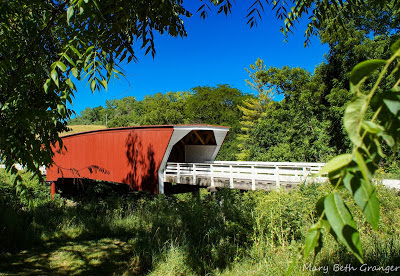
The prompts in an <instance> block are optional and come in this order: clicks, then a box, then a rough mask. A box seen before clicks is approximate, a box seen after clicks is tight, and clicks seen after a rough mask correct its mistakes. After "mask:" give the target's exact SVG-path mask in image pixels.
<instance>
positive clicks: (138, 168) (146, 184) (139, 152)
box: [47, 126, 173, 193]
mask: <svg viewBox="0 0 400 276" xmlns="http://www.w3.org/2000/svg"><path fill="white" fill-rule="evenodd" d="M172 133H173V126H151V127H132V128H120V129H109V130H107V129H106V130H99V131H93V132H87V133H80V134H75V135H70V136H66V137H64V138H63V142H64V145H65V147H66V148H67V150H66V151H65V150H64V151H62V152H61V153H56V154H55V156H54V158H53V160H54V165H53V166H51V167H50V168H48V169H47V180H48V181H57V180H58V179H59V178H89V179H96V180H103V181H110V182H117V183H124V184H129V185H130V186H131V188H132V189H133V190H139V191H140V190H146V191H149V192H151V193H158V170H159V167H160V164H161V161H162V160H163V157H164V154H165V151H166V149H167V146H168V143H169V141H170V139H171V135H172Z"/></svg>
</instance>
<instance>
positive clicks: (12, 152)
mask: <svg viewBox="0 0 400 276" xmlns="http://www.w3.org/2000/svg"><path fill="white" fill-rule="evenodd" d="M187 16H190V13H189V12H188V11H186V10H185V9H184V8H183V7H182V1H178V0H176V1H173V0H171V1H164V0H160V1H151V2H147V1H122V0H120V1H114V0H113V1H101V5H100V3H98V2H97V1H95V0H85V1H83V0H71V1H67V0H65V1H52V0H46V1H36V0H33V1H23V0H15V1H2V2H1V4H0V33H1V37H0V90H1V94H0V121H1V132H0V155H1V162H2V163H5V164H6V166H7V168H8V169H10V170H12V172H14V173H16V170H15V168H13V164H15V163H20V164H22V165H24V166H25V167H26V168H27V169H28V170H30V171H32V172H34V173H36V174H38V175H39V176H40V171H39V169H38V168H39V166H40V165H42V164H49V163H51V161H52V160H51V158H52V155H53V153H52V150H51V146H52V145H55V144H56V143H57V142H61V140H60V139H59V137H58V133H60V132H61V131H63V130H65V126H66V121H67V120H68V119H69V118H70V116H71V114H72V113H71V111H70V110H68V109H67V107H66V106H67V102H72V96H73V94H74V92H75V91H76V87H75V85H74V83H73V81H74V80H75V79H77V80H82V79H85V80H86V81H87V82H88V83H89V84H90V88H91V89H92V91H94V90H99V89H100V88H107V83H108V81H109V80H110V79H111V78H113V76H115V75H116V74H117V75H118V74H120V72H119V71H118V70H117V68H118V64H120V63H121V62H125V61H127V62H130V61H131V60H135V59H136V57H135V51H134V47H133V43H134V42H135V41H139V46H142V48H144V49H145V51H146V54H147V53H151V54H152V55H153V56H154V54H155V45H154V41H153V38H154V33H157V32H158V33H161V34H166V35H170V36H185V35H186V32H185V29H184V26H183V21H182V17H187ZM20 180H21V179H20V178H16V182H15V184H17V183H20Z"/></svg>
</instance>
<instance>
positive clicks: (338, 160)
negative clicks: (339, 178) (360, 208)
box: [317, 153, 353, 176]
mask: <svg viewBox="0 0 400 276" xmlns="http://www.w3.org/2000/svg"><path fill="white" fill-rule="evenodd" d="M352 159H353V155H352V154H350V153H346V154H341V155H338V156H335V157H334V158H332V159H331V160H329V162H328V163H327V164H326V165H325V166H324V167H323V168H322V169H321V170H320V171H319V172H318V174H317V176H319V175H323V174H326V173H330V172H333V171H336V170H338V169H340V168H343V167H344V166H346V165H347V164H349V163H350V162H351V160H352Z"/></svg>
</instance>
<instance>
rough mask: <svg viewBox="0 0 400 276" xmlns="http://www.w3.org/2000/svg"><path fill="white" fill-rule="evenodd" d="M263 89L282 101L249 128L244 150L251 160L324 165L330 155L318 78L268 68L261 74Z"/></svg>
mask: <svg viewBox="0 0 400 276" xmlns="http://www.w3.org/2000/svg"><path fill="white" fill-rule="evenodd" d="M263 76H264V77H263V81H264V83H265V86H266V87H267V89H272V90H273V91H275V93H276V94H282V95H283V96H284V98H283V99H282V100H281V101H279V102H271V103H270V104H269V106H268V108H267V109H266V110H265V112H264V116H263V117H262V118H261V119H259V120H258V122H257V123H256V124H255V125H254V126H253V127H251V128H250V130H249V139H248V140H247V141H246V142H245V147H246V149H248V151H249V153H250V157H251V159H252V160H264V161H298V162H299V161H303V162H324V161H326V160H327V158H328V157H329V156H331V155H332V154H333V152H334V150H333V149H332V148H330V146H329V142H330V141H329V140H330V137H329V136H328V135H327V134H326V133H327V129H329V127H330V122H329V121H326V120H325V119H324V114H325V110H326V108H325V106H324V105H323V102H324V94H323V92H324V86H323V85H320V81H321V78H320V76H319V75H316V74H314V75H311V74H310V72H308V71H306V70H305V69H302V68H290V67H288V66H284V67H282V68H276V67H270V68H269V69H267V70H265V72H264V74H263Z"/></svg>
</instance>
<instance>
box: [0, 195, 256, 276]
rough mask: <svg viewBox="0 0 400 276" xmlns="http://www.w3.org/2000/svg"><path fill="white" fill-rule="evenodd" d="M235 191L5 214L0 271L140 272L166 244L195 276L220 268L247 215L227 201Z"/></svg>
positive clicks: (239, 244) (243, 234)
mask: <svg viewBox="0 0 400 276" xmlns="http://www.w3.org/2000/svg"><path fill="white" fill-rule="evenodd" d="M236 195H237V193H232V192H228V193H225V195H224V201H225V204H224V206H225V207H224V206H221V205H220V203H219V201H218V200H209V199H207V200H204V198H203V199H200V198H199V197H194V196H192V195H191V194H187V195H183V196H180V197H177V196H154V197H148V196H143V197H137V196H135V197H133V198H121V197H110V198H108V199H106V200H100V199H89V200H88V199H87V198H86V199H82V200H80V201H74V203H73V204H72V205H70V206H67V205H68V204H65V203H64V204H62V205H61V206H57V203H49V204H47V205H45V206H40V207H38V208H36V209H35V210H34V211H32V212H19V211H17V212H15V213H14V214H9V217H11V218H14V219H11V221H14V222H15V223H14V224H13V223H11V224H10V223H9V225H8V226H7V227H8V228H9V229H8V232H7V233H6V234H7V235H8V237H6V238H8V239H9V241H8V248H9V249H13V250H4V248H5V245H4V244H3V251H8V252H9V253H3V254H1V255H0V263H1V264H0V274H1V273H6V274H22V275H32V274H36V275H43V274H61V275H65V274H68V275H88V274H89V275H97V274H102V275H104V274H106V275H107V274H112V273H116V274H122V273H127V274H128V275H129V274H131V275H134V274H141V275H142V274H146V273H148V272H150V271H151V270H152V269H154V265H155V263H156V262H157V261H158V260H161V259H162V256H163V254H165V252H166V251H167V250H168V247H169V246H178V247H180V248H184V250H185V251H186V253H185V256H186V257H185V262H186V263H187V264H188V266H189V267H190V269H191V270H192V271H194V272H196V273H198V274H205V273H207V271H212V270H214V269H216V268H219V269H224V268H225V267H226V266H227V265H228V264H229V263H230V262H232V261H233V259H234V258H235V257H236V256H238V254H239V253H238V249H240V248H241V249H240V250H243V248H244V247H246V242H247V235H248V233H249V230H250V229H249V228H246V225H247V226H249V225H250V223H249V222H246V220H248V219H249V218H250V216H249V214H244V213H243V212H239V209H238V208H240V206H237V207H232V206H230V207H229V206H228V205H227V203H228V202H230V200H231V201H232V202H233V201H234V197H235V196H236ZM230 198H231V199H230ZM22 222H23V223H22ZM11 226H12V229H11V228H10V227H11ZM22 227H23V228H24V229H23V228H22ZM13 231H16V233H18V234H16V235H14V234H13ZM18 240H19V241H20V242H18ZM21 250H22V251H21Z"/></svg>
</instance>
